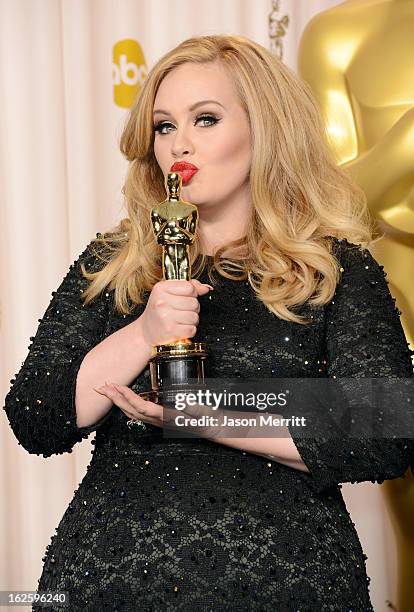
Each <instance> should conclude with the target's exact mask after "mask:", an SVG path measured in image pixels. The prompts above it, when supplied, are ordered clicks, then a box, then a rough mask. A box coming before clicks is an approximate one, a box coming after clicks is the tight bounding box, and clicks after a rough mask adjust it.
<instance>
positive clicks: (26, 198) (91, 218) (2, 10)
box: [0, 0, 396, 612]
mask: <svg viewBox="0 0 414 612" xmlns="http://www.w3.org/2000/svg"><path fill="white" fill-rule="evenodd" d="M336 4H340V3H339V2H336V1H333V0H332V1H330V0H312V1H309V0H280V1H273V2H272V1H270V0H225V2H223V0H209V2H205V0H0V202H1V207H0V227H1V240H0V254H1V264H0V287H1V313H0V316H1V323H0V348H1V353H0V366H1V380H0V385H1V388H0V395H1V398H2V399H3V398H4V396H5V395H6V393H7V392H8V390H9V388H10V382H11V379H12V378H13V377H14V375H15V374H16V373H17V372H18V370H19V369H20V366H21V364H22V362H23V360H24V359H25V357H26V355H27V351H28V344H29V338H30V336H34V334H35V332H36V329H37V325H38V319H40V318H41V317H42V316H43V313H44V312H45V310H46V308H47V306H48V304H49V302H50V300H51V292H52V291H54V290H55V289H56V288H57V287H58V286H59V284H60V283H61V281H62V279H63V277H64V275H65V274H66V271H67V269H68V267H69V265H70V264H71V263H72V262H73V261H74V260H75V259H76V258H77V256H78V255H79V254H80V253H81V252H82V251H83V249H84V248H85V246H86V244H87V243H88V242H89V241H90V240H91V239H92V238H93V237H94V236H95V234H96V233H97V232H98V231H101V232H103V231H106V230H108V229H110V228H111V227H112V226H113V225H114V224H115V223H116V221H117V220H118V219H119V218H121V217H123V216H126V210H125V208H124V204H123V200H122V196H121V187H122V184H123V178H124V175H125V171H126V162H125V161H124V158H123V157H122V156H121V154H120V152H119V150H118V140H119V136H120V134H121V131H122V126H123V123H124V120H125V117H126V114H127V112H128V107H129V105H130V104H131V101H132V99H133V98H134V97H135V96H136V95H137V93H139V89H140V86H141V84H142V82H143V80H144V79H145V75H146V74H147V72H148V71H149V70H150V68H151V67H152V65H153V64H154V63H155V61H156V60H158V58H159V57H160V56H161V55H163V54H164V53H165V52H166V51H168V50H169V49H171V48H172V47H174V46H176V45H177V44H178V43H179V42H181V41H182V40H183V39H185V38H188V37H190V36H199V35H204V34H220V33H232V34H241V35H244V36H248V37H250V38H252V39H253V40H255V41H257V42H258V43H260V44H262V45H264V46H266V47H268V48H270V49H271V50H272V51H273V52H274V53H275V54H278V56H279V57H281V58H282V59H283V60H284V61H285V62H286V63H287V64H288V65H289V66H290V67H291V68H293V69H295V70H296V57H297V49H298V44H299V40H300V36H301V33H302V31H303V29H304V27H305V26H306V24H307V23H308V21H309V20H310V19H311V18H312V17H313V15H315V14H316V13H318V12H320V11H322V10H325V9H327V8H329V7H331V6H334V5H336ZM2 405H3V404H2ZM92 439H93V435H92V436H91V437H90V438H89V439H88V440H86V441H84V442H83V443H82V444H81V445H79V444H78V445H76V446H75V449H74V452H73V453H72V454H67V455H66V456H65V455H60V456H55V457H51V458H48V459H47V460H46V459H43V458H39V457H37V456H35V455H29V454H28V453H27V452H26V451H25V450H23V449H22V447H20V446H18V444H17V441H16V439H15V437H14V435H13V433H12V431H11V430H10V428H9V425H8V421H7V418H6V415H5V413H4V411H1V414H0V443H1V450H0V487H1V491H0V498H1V508H0V541H1V552H0V555H1V556H0V590H24V589H27V590H34V589H35V588H36V586H37V581H38V578H39V576H40V573H41V568H42V556H43V555H44V551H45V548H46V545H47V544H48V543H49V540H50V538H51V536H52V535H53V531H54V529H55V528H56V527H57V525H58V523H59V521H60V519H61V517H62V515H63V513H64V511H65V509H66V507H67V505H68V503H69V502H70V500H71V498H72V496H73V493H74V491H75V489H76V488H77V487H78V485H79V483H80V481H81V480H82V478H83V476H84V474H85V470H86V466H87V464H88V462H89V460H90V453H91V444H90V441H91V440H92ZM342 490H343V494H344V498H345V501H346V503H347V506H348V509H349V510H350V513H351V517H352V519H353V521H354V522H355V524H356V527H357V531H358V533H359V536H360V539H361V542H362V545H363V548H364V551H365V553H366V554H367V555H368V561H367V569H368V574H369V575H370V577H371V597H372V601H373V605H374V607H375V610H376V611H377V612H385V611H386V610H389V606H388V605H387V602H388V601H394V600H395V582H396V577H395V575H394V573H393V567H394V558H395V543H394V538H393V534H392V530H391V526H390V522H389V518H388V515H387V512H386V509H385V504H384V502H383V499H382V495H381V493H380V489H379V486H378V485H373V484H370V483H369V484H367V483H363V484H360V485H344V486H343V489H342Z"/></svg>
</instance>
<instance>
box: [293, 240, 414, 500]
mask: <svg viewBox="0 0 414 612" xmlns="http://www.w3.org/2000/svg"><path fill="white" fill-rule="evenodd" d="M336 256H337V258H338V260H339V261H340V263H341V266H342V268H343V272H342V277H341V279H340V282H339V283H338V286H337V289H336V292H335V295H334V298H333V300H332V302H330V303H329V304H328V305H327V306H326V309H325V316H326V319H325V322H326V327H325V329H326V338H325V342H326V344H325V346H326V362H327V372H326V374H327V376H328V377H330V378H333V379H337V380H338V382H341V380H340V379H344V382H345V383H346V381H345V379H352V378H364V377H365V378H371V379H374V378H383V379H390V380H391V379H401V378H411V377H413V368H412V363H411V353H412V351H410V349H409V348H408V344H407V341H406V338H405V335H404V331H403V329H402V325H401V322H400V318H399V315H400V312H399V311H398V309H397V308H396V307H395V304H394V302H395V300H394V298H393V297H392V296H391V293H390V291H389V288H388V284H387V281H386V278H385V276H386V275H385V273H384V271H383V267H382V266H380V265H379V264H378V262H377V261H376V260H375V259H374V258H373V256H372V255H371V254H370V252H369V251H367V250H363V249H361V248H360V247H359V246H358V245H353V244H351V243H349V242H347V241H346V240H344V241H340V242H339V243H338V251H337V253H336ZM348 382H349V381H348ZM410 405H411V406H412V410H414V406H413V405H412V404H407V407H409V406H410ZM412 416H413V415H412V414H410V419H412ZM289 430H290V433H291V435H292V438H293V440H294V442H295V445H296V447H297V449H298V451H299V454H300V455H301V457H302V459H303V461H304V463H305V464H306V465H307V467H308V469H309V472H310V474H308V475H307V476H308V478H309V483H310V484H311V486H312V487H313V488H314V489H315V490H316V491H318V492H320V491H322V490H323V489H325V488H327V487H331V486H336V485H338V484H339V483H343V482H363V481H371V482H378V483H381V482H383V481H384V480H386V479H392V478H396V477H399V476H402V475H403V474H404V472H405V471H406V470H407V468H408V467H409V466H410V454H411V453H412V440H411V439H410V438H402V437H397V436H396V437H382V438H378V437H351V436H347V435H344V434H343V432H342V433H341V432H339V430H338V432H337V435H336V436H333V435H329V436H326V435H325V436H324V435H321V436H318V437H315V438H314V437H305V436H301V435H300V433H299V431H297V430H296V429H295V428H294V427H291V428H289Z"/></svg>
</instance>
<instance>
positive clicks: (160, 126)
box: [154, 113, 220, 136]
mask: <svg viewBox="0 0 414 612" xmlns="http://www.w3.org/2000/svg"><path fill="white" fill-rule="evenodd" d="M200 119H206V120H209V121H210V120H211V121H213V123H211V124H210V125H205V126H203V127H212V126H213V125H216V123H218V122H219V121H220V119H218V118H217V117H215V116H214V115H211V114H209V113H204V114H202V115H199V116H198V117H197V118H196V120H195V123H197V122H198V121H199V120H200ZM167 125H173V124H172V123H170V122H169V121H160V122H159V123H157V124H156V125H154V132H155V133H157V134H160V135H161V136H163V135H164V134H165V132H161V130H162V129H163V128H164V127H165V126H167Z"/></svg>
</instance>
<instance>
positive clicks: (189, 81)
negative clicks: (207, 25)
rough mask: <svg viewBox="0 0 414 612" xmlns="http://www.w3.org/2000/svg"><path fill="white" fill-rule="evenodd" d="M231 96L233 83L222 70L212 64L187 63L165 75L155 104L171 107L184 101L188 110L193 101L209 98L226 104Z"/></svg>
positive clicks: (221, 67) (232, 94) (233, 93)
mask: <svg viewBox="0 0 414 612" xmlns="http://www.w3.org/2000/svg"><path fill="white" fill-rule="evenodd" d="M234 96H235V91H234V86H233V83H232V81H231V79H230V77H229V75H228V74H227V72H226V70H225V68H224V67H223V66H221V65H220V64H218V63H212V62H210V63H206V64H194V63H192V62H187V63H185V64H182V65H181V66H178V67H177V68H174V69H173V70H172V71H171V72H170V73H169V74H167V76H166V77H165V78H164V79H163V81H162V83H161V85H160V86H159V88H158V92H157V95H156V97H155V100H156V102H157V103H160V104H161V103H164V104H167V103H169V104H170V105H171V104H174V102H179V101H181V100H184V101H185V104H186V105H188V106H190V105H191V102H192V101H194V102H196V101H198V100H201V99H209V98H214V99H215V100H218V101H219V102H222V103H223V104H225V102H226V100H230V99H232V98H233V97H234Z"/></svg>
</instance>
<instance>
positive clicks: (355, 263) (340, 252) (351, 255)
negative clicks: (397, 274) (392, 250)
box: [331, 238, 386, 276]
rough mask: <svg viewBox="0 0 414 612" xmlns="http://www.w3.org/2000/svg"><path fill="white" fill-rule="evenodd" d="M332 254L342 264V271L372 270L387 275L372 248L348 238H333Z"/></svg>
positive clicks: (358, 271) (359, 271)
mask: <svg viewBox="0 0 414 612" xmlns="http://www.w3.org/2000/svg"><path fill="white" fill-rule="evenodd" d="M331 242H332V254H333V255H334V256H335V257H336V259H337V261H338V263H339V264H340V268H341V272H347V273H350V272H351V273H361V272H363V271H368V270H371V271H372V272H374V273H376V274H381V275H382V276H385V275H386V274H385V272H384V266H382V265H381V264H379V263H378V262H377V260H376V259H375V257H374V256H373V255H372V253H371V252H370V250H369V249H368V248H366V247H363V246H362V245H360V244H355V243H353V242H349V241H348V240H347V239H346V238H343V239H339V238H332V239H331Z"/></svg>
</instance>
